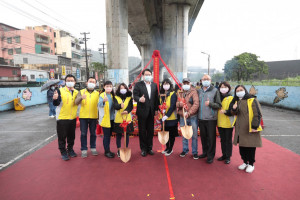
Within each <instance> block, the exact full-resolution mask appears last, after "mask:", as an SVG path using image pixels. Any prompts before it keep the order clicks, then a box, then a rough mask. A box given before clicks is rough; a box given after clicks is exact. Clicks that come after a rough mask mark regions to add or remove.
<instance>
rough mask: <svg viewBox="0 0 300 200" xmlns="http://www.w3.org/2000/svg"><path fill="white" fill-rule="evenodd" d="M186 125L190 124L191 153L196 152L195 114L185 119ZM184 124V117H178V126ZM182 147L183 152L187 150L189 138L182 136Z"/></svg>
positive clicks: (196, 124)
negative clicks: (191, 131) (191, 130)
mask: <svg viewBox="0 0 300 200" xmlns="http://www.w3.org/2000/svg"><path fill="white" fill-rule="evenodd" d="M186 125H188V126H192V129H193V136H192V154H193V155H194V154H198V118H197V115H195V116H193V117H189V118H187V119H186ZM182 126H184V119H183V117H180V127H182ZM182 147H183V151H184V152H185V153H188V152H189V140H187V139H185V138H184V137H182Z"/></svg>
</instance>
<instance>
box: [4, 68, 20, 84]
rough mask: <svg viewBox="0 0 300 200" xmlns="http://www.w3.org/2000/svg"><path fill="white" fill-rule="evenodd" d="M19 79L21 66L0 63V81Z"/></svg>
mask: <svg viewBox="0 0 300 200" xmlns="http://www.w3.org/2000/svg"><path fill="white" fill-rule="evenodd" d="M15 81H21V68H20V67H12V66H9V65H0V82H15Z"/></svg>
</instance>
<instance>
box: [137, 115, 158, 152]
mask: <svg viewBox="0 0 300 200" xmlns="http://www.w3.org/2000/svg"><path fill="white" fill-rule="evenodd" d="M138 126H139V140H140V148H141V150H142V151H150V150H152V146H153V134H154V116H152V115H151V114H150V112H149V115H148V117H147V118H145V119H143V118H140V117H139V118H138Z"/></svg>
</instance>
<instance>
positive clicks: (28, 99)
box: [22, 88, 32, 101]
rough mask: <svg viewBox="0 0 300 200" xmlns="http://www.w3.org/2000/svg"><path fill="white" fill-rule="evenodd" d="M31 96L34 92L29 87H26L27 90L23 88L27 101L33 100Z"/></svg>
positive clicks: (24, 97)
mask: <svg viewBox="0 0 300 200" xmlns="http://www.w3.org/2000/svg"><path fill="white" fill-rule="evenodd" d="M31 96H32V92H31V91H30V89H29V88H26V89H25V90H23V93H22V98H23V99H24V100H25V101H30V100H31Z"/></svg>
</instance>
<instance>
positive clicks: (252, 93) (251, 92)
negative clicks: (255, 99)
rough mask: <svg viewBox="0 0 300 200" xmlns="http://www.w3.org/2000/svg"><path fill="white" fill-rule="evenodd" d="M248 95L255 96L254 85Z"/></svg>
mask: <svg viewBox="0 0 300 200" xmlns="http://www.w3.org/2000/svg"><path fill="white" fill-rule="evenodd" d="M249 94H251V95H254V96H255V95H256V94H257V89H255V87H254V85H252V86H251V88H250V90H249Z"/></svg>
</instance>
